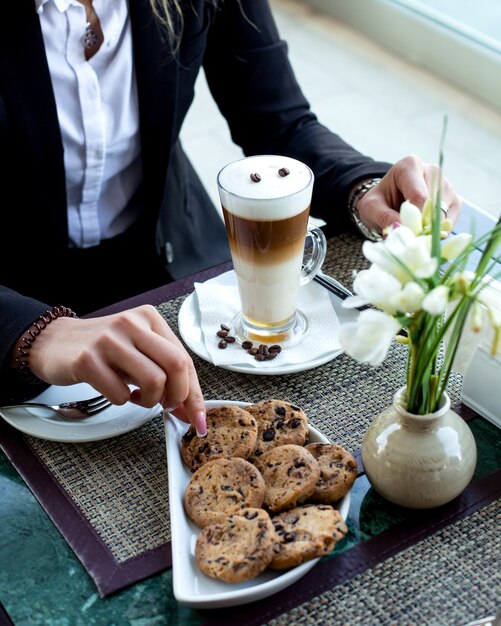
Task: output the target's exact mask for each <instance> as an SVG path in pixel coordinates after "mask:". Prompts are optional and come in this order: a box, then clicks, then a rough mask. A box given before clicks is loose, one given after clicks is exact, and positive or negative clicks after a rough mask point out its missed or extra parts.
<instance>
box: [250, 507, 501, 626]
mask: <svg viewBox="0 0 501 626" xmlns="http://www.w3.org/2000/svg"><path fill="white" fill-rule="evenodd" d="M500 524H501V509H500V506H499V501H496V502H493V503H492V504H490V505H489V506H487V507H485V508H483V509H482V510H480V511H477V512H476V513H474V514H472V515H470V516H469V517H467V518H465V519H462V520H460V521H458V522H456V523H454V524H451V525H450V526H447V527H446V528H443V529H442V530H440V531H439V532H438V533H436V534H435V535H432V536H431V537H428V538H426V539H424V540H423V541H421V542H419V543H417V544H415V545H413V546H412V547H411V548H408V549H407V550H404V551H403V552H400V553H399V554H397V555H395V556H393V557H390V558H389V559H387V560H385V561H383V562H382V563H379V564H378V565H376V566H375V567H373V568H371V569H369V570H367V571H366V572H364V573H363V574H360V575H358V576H355V577H354V578H352V579H351V580H350V581H348V582H346V583H345V584H343V585H339V586H337V587H334V588H333V589H330V590H329V591H327V592H325V593H322V594H321V595H319V596H317V597H315V598H313V599H312V600H311V601H309V602H306V603H304V604H301V605H299V606H297V607H296V608H294V609H292V610H291V611H289V612H287V613H284V614H283V615H281V616H280V617H279V618H277V619H273V620H271V621H266V620H263V621H260V623H261V624H265V623H267V624H268V626H290V625H291V624H295V625H298V626H299V625H301V626H314V625H315V626H316V625H318V624H350V626H358V625H360V626H367V625H368V624H370V626H379V625H381V626H393V625H395V626H416V625H417V624H423V625H425V624H426V626H463V625H464V624H466V623H467V622H470V621H472V620H474V619H478V618H480V617H486V616H487V615H494V614H495V613H496V611H497V609H498V608H499V599H500V598H501V569H500V568H499V555H500V554H501V533H500V532H499V528H500Z"/></svg>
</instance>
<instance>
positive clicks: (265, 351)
mask: <svg viewBox="0 0 501 626" xmlns="http://www.w3.org/2000/svg"><path fill="white" fill-rule="evenodd" d="M259 354H263V355H267V354H268V346H267V345H266V344H264V343H262V344H261V345H260V346H259Z"/></svg>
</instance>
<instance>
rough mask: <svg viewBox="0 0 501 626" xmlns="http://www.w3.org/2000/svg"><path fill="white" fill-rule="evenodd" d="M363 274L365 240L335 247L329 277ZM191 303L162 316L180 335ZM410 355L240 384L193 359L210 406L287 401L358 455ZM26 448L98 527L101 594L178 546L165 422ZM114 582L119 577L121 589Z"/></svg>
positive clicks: (92, 566) (401, 349) (166, 308)
mask: <svg viewBox="0 0 501 626" xmlns="http://www.w3.org/2000/svg"><path fill="white" fill-rule="evenodd" d="M331 241H332V240H331ZM364 265H365V261H364V259H363V258H362V257H361V253H360V240H358V239H357V238H355V237H354V236H350V235H345V236H342V237H339V238H336V240H335V243H334V245H331V246H330V249H329V252H328V255H327V259H326V263H325V271H326V272H328V273H330V274H332V275H334V276H336V277H338V278H339V279H340V280H341V281H342V282H344V283H345V284H347V285H348V286H351V282H352V271H353V268H357V267H358V268H361V267H363V266H364ZM185 297H186V296H181V297H178V298H176V299H174V300H172V301H169V302H165V303H163V304H161V305H159V306H158V307H157V308H158V310H159V311H160V313H161V314H162V315H163V316H164V317H165V319H166V320H167V322H168V323H169V324H170V326H171V327H172V328H173V329H174V330H177V316H178V312H179V308H180V306H181V304H182V302H183V301H184V299H185ZM406 350H407V348H406V347H405V346H402V345H401V344H396V343H395V344H394V345H393V346H392V348H391V350H390V353H389V355H388V357H387V359H386V360H385V362H384V363H383V364H382V365H381V366H380V367H376V368H374V367H370V366H365V365H361V364H359V363H357V362H355V361H353V360H352V359H351V358H349V357H347V356H345V355H341V356H339V357H337V358H335V359H334V360H333V361H331V362H330V363H327V364H325V365H322V366H320V367H317V368H315V369H312V370H307V371H304V372H301V373H297V374H289V375H286V376H260V375H248V374H240V373H235V372H230V371H228V370H224V369H221V368H216V367H215V366H213V365H212V364H210V363H207V362H205V361H203V360H202V359H200V358H199V357H197V356H196V355H193V358H194V362H195V366H196V368H197V371H198V375H199V378H200V382H201V385H202V390H203V392H204V395H205V398H206V399H207V400H211V399H219V400H238V401H244V402H256V401H259V400H262V399H266V398H280V399H284V400H288V401H290V402H293V403H294V404H298V405H299V406H301V407H302V408H303V409H304V410H305V411H306V413H307V415H308V417H309V419H310V421H311V423H312V424H313V425H314V426H316V427H317V428H319V429H320V430H322V431H323V432H324V433H325V434H326V435H327V436H328V437H329V438H330V439H331V440H332V441H335V442H337V443H340V444H341V445H343V446H345V447H346V448H348V449H350V450H352V451H355V450H357V449H358V448H360V446H361V444H362V439H363V435H364V433H365V431H366V429H367V426H368V425H369V423H370V422H371V421H372V419H373V418H374V417H375V416H376V415H377V414H378V413H380V412H381V410H382V409H384V408H385V407H387V406H388V405H389V404H390V403H391V401H392V397H393V394H394V393H395V391H396V390H397V389H398V388H399V387H401V386H402V385H403V383H404V369H405V360H406ZM460 391H461V377H460V376H458V375H457V376H456V375H453V376H452V378H451V382H450V386H449V393H450V396H451V401H452V403H453V404H455V403H456V402H458V401H459V395H460ZM25 440H26V442H27V443H28V445H29V446H30V448H31V450H32V451H33V452H34V453H35V455H36V457H37V459H38V460H39V461H40V462H41V463H42V464H43V465H44V467H45V469H46V470H47V471H48V473H49V474H50V476H51V479H52V481H53V482H54V483H55V488H56V490H57V493H60V494H62V496H63V497H62V498H61V501H62V502H63V503H64V502H66V503H68V505H69V506H71V507H73V508H74V510H75V511H76V512H77V514H78V516H79V517H80V519H81V521H82V525H88V526H90V528H91V530H92V533H93V534H95V535H96V537H97V538H98V540H99V542H101V543H102V545H103V547H104V549H105V550H106V551H107V552H108V553H109V555H110V559H108V562H107V565H106V568H107V569H106V568H105V569H106V571H107V573H106V574H105V575H104V574H103V573H102V571H101V569H102V568H101V569H100V567H99V566H97V565H96V563H94V562H93V561H92V555H90V556H89V554H88V553H89V551H88V550H87V553H86V554H87V556H86V559H87V560H85V559H83V562H84V565H85V566H86V567H87V569H88V570H89V572H90V573H91V575H93V577H94V580H95V581H96V584H97V586H98V588H99V590H100V591H101V593H102V594H106V593H111V592H112V591H115V590H116V589H119V588H121V586H124V585H125V584H129V583H130V582H133V581H134V580H139V579H140V578H141V577H144V576H145V575H150V574H151V573H154V571H155V570H153V571H152V566H150V565H148V566H146V567H145V568H144V569H142V568H141V567H139V566H138V563H139V561H138V559H139V558H140V557H142V556H143V555H145V554H146V555H150V556H151V555H154V554H156V553H157V552H158V550H161V549H162V548H164V547H165V546H166V545H167V544H168V542H169V541H170V523H169V502H168V487H167V480H168V478H167V461H166V453H165V440H164V426H163V420H162V418H161V417H158V418H156V419H154V420H153V421H151V422H149V423H148V424H145V425H143V426H142V427H140V428H138V429H137V430H135V431H133V432H130V433H127V434H124V435H121V436H119V437H116V438H113V439H107V440H104V441H97V442H92V443H79V444H74V443H71V444H65V443H58V442H51V441H46V440H42V439H37V438H34V437H30V436H25ZM36 495H37V494H36ZM46 501H47V498H46ZM42 504H44V502H43V501H42ZM49 514H51V511H49ZM59 527H60V530H61V532H62V533H63V534H64V535H65V537H66V538H67V540H68V541H69V543H70V545H72V546H73V548H74V549H75V551H76V552H77V554H79V551H81V550H83V547H84V546H83V543H84V542H83V540H81V539H78V538H75V537H73V536H71V533H72V532H73V531H72V529H71V525H68V524H67V523H66V521H65V520H64V519H63V521H62V522H61V523H59ZM79 556H81V555H79ZM152 563H153V567H156V568H160V567H161V566H162V564H163V565H164V566H165V563H166V561H165V557H164V556H163V557H161V558H160V559H158V558H156V559H153V561H152ZM120 564H125V565H127V564H128V565H132V566H133V567H129V574H128V575H127V576H124V577H123V578H120V576H117V574H116V566H117V565H120ZM156 571H158V569H157V570H156ZM110 577H114V581H113V582H110V580H109V578H110Z"/></svg>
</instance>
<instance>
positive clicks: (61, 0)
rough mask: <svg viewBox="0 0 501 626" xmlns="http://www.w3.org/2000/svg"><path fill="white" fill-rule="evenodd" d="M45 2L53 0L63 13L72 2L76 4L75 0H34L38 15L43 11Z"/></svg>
mask: <svg viewBox="0 0 501 626" xmlns="http://www.w3.org/2000/svg"><path fill="white" fill-rule="evenodd" d="M47 2H53V3H54V4H55V5H56V8H57V9H58V10H59V11H60V12H61V13H64V12H65V11H66V10H67V8H68V7H69V6H71V5H72V4H76V2H75V0H35V9H36V12H37V13H38V14H39V15H41V14H42V13H43V8H44V6H45V5H46V4H47Z"/></svg>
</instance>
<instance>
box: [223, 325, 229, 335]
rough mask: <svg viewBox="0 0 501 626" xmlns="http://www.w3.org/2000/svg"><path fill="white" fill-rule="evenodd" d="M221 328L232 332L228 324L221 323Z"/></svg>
mask: <svg viewBox="0 0 501 626" xmlns="http://www.w3.org/2000/svg"><path fill="white" fill-rule="evenodd" d="M221 330H226V331H227V332H228V333H229V332H230V327H229V326H226V324H221Z"/></svg>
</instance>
